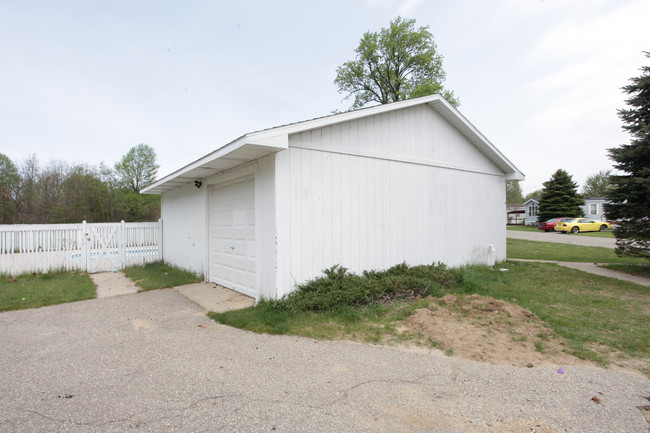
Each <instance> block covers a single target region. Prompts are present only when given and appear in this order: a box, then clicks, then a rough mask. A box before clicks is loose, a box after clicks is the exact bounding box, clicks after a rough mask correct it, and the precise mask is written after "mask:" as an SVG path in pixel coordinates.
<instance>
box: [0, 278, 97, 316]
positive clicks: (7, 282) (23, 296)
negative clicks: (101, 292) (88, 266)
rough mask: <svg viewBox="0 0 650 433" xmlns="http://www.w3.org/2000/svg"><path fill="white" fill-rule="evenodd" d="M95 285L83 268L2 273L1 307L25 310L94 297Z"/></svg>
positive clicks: (0, 281) (0, 288) (3, 308)
mask: <svg viewBox="0 0 650 433" xmlns="http://www.w3.org/2000/svg"><path fill="white" fill-rule="evenodd" d="M95 296H96V291H95V285H94V284H93V282H92V280H91V279H90V277H89V276H88V274H86V273H84V272H51V273H47V274H33V275H31V274H26V275H19V276H17V277H15V278H11V277H8V276H2V277H0V311H10V310H23V309H27V308H38V307H44V306H46V305H55V304H62V303H64V302H74V301H81V300H84V299H93V298H95Z"/></svg>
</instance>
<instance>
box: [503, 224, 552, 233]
mask: <svg viewBox="0 0 650 433" xmlns="http://www.w3.org/2000/svg"><path fill="white" fill-rule="evenodd" d="M506 229H508V230H512V231H514V232H542V231H541V230H537V226H519V225H517V226H506ZM542 233H543V232H542Z"/></svg>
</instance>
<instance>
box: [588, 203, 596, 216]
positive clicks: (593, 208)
mask: <svg viewBox="0 0 650 433" xmlns="http://www.w3.org/2000/svg"><path fill="white" fill-rule="evenodd" d="M589 215H598V203H590V204H589Z"/></svg>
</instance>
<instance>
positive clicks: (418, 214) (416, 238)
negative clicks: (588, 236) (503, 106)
mask: <svg viewBox="0 0 650 433" xmlns="http://www.w3.org/2000/svg"><path fill="white" fill-rule="evenodd" d="M523 178H524V176H523V175H522V173H521V172H520V171H519V170H518V169H517V168H516V167H515V166H514V165H513V164H512V163H511V162H510V161H508V159H507V158H506V157H505V156H503V155H502V154H501V153H500V152H499V151H498V150H497V149H496V148H495V147H494V146H493V145H492V144H491V143H490V142H489V141H488V140H487V139H486V138H485V137H484V136H483V135H482V134H481V133H480V132H479V131H478V130H477V129H476V128H475V127H474V126H473V125H472V124H471V123H469V121H467V119H465V117H463V116H462V115H461V114H460V113H459V112H458V111H457V110H456V109H455V108H454V107H453V106H451V105H450V104H449V103H448V102H447V101H446V100H445V99H443V98H442V97H440V96H439V95H433V96H426V97H423V98H418V99H412V100H408V101H401V102H397V103H393V104H387V105H380V106H376V107H371V108H366V109H361V110H357V111H352V112H346V113H342V114H336V115H332V116H327V117H323V118H319V119H313V120H308V121H304V122H298V123H294V124H290V125H285V126H280V127H277V128H271V129H267V130H263V131H258V132H253V133H249V134H245V135H243V136H241V137H240V138H238V139H236V140H235V141H233V142H231V143H228V144H226V145H225V146H223V147H221V148H219V149H217V150H215V151H214V152H212V153H210V154H208V155H206V156H204V157H202V158H200V159H198V160H196V161H195V162H193V163H191V164H189V165H187V166H185V167H183V168H181V169H180V170H177V171H176V172H174V173H172V174H170V175H169V176H166V177H164V178H162V179H160V180H158V181H157V182H155V183H154V184H152V185H151V186H149V187H147V188H145V189H144V190H143V191H142V192H143V193H145V194H161V195H162V224H163V239H164V242H163V245H164V250H163V259H164V260H165V261H166V262H167V263H170V264H173V265H176V266H179V267H181V268H185V269H188V270H191V271H194V272H198V273H201V274H203V275H204V276H205V279H206V281H213V282H215V283H218V284H221V285H223V286H225V287H229V288H232V289H234V290H237V291H239V292H241V293H244V294H247V295H250V296H252V297H255V298H256V299H258V300H259V299H260V298H279V297H281V296H282V295H284V294H286V293H288V292H290V291H292V290H294V288H295V286H296V284H300V283H302V282H304V281H306V280H308V279H311V278H313V277H316V276H319V275H322V273H321V271H322V270H323V269H325V268H329V267H331V266H332V265H335V264H340V265H342V266H345V267H347V268H349V269H350V270H352V271H355V272H360V271H362V270H364V269H385V268H388V267H390V266H392V265H395V264H397V263H401V262H406V263H408V264H412V265H415V264H429V263H434V262H443V263H445V264H447V265H450V266H456V265H462V264H465V263H470V262H479V263H487V262H489V261H492V260H494V259H496V260H503V259H505V255H506V233H505V230H506V228H505V224H504V223H503V215H504V211H505V181H506V180H507V179H517V180H523Z"/></svg>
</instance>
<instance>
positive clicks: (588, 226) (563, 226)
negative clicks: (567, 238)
mask: <svg viewBox="0 0 650 433" xmlns="http://www.w3.org/2000/svg"><path fill="white" fill-rule="evenodd" d="M610 227H611V225H610V224H609V223H608V222H605V221H594V220H590V219H587V218H573V219H570V220H568V221H560V222H558V223H557V224H555V227H554V228H553V230H555V231H556V232H562V233H566V232H571V233H579V232H597V231H601V232H602V231H605V230H607V229H608V228H610Z"/></svg>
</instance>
